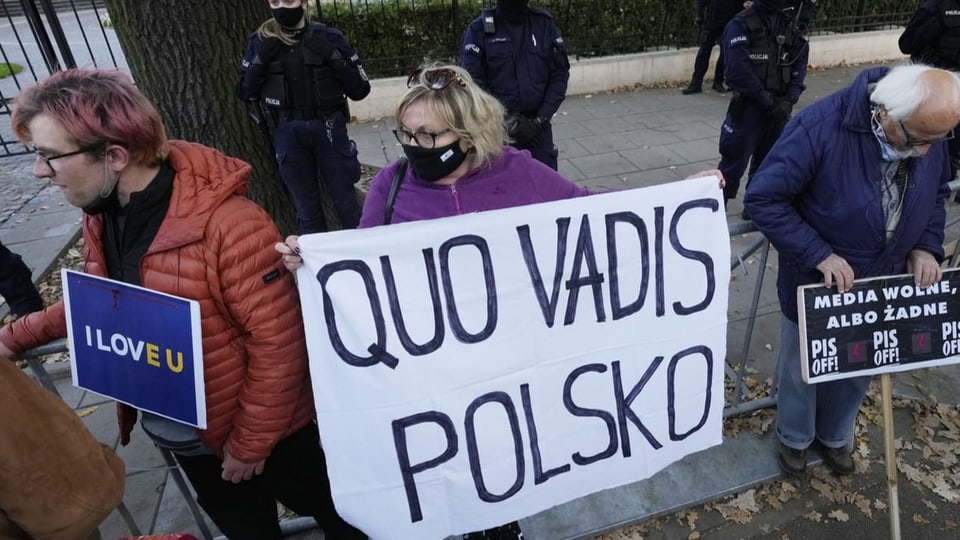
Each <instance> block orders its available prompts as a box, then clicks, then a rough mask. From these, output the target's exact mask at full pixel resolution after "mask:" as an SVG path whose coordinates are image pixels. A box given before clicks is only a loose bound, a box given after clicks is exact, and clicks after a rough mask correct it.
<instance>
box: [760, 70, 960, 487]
mask: <svg viewBox="0 0 960 540" xmlns="http://www.w3.org/2000/svg"><path fill="white" fill-rule="evenodd" d="M958 122H960V80H958V79H957V77H956V76H955V75H954V74H952V73H950V72H948V71H944V70H942V69H937V68H932V67H929V66H924V65H910V66H901V67H896V68H893V69H889V68H885V67H880V68H872V69H868V70H866V71H864V72H862V73H861V74H860V75H859V76H858V77H857V79H856V80H855V81H854V82H853V84H852V85H851V86H850V87H848V88H846V89H844V90H841V91H839V92H837V93H835V94H833V95H830V96H827V97H825V98H823V99H822V100H820V101H818V102H816V103H814V104H813V105H811V106H809V107H807V108H806V109H804V110H803V111H802V112H801V113H800V114H798V115H797V116H796V117H795V118H794V119H793V120H792V121H790V123H789V124H788V125H787V127H786V129H785V130H784V132H783V135H782V136H781V137H780V139H779V141H778V142H777V143H776V145H775V146H774V147H773V148H772V149H771V151H770V153H769V154H768V155H767V157H766V159H765V160H764V162H763V165H761V167H760V169H759V170H758V171H757V174H756V176H755V177H754V179H753V180H752V181H751V182H750V184H748V185H747V190H746V195H745V197H744V206H745V207H746V208H747V210H748V212H749V213H750V215H751V216H752V217H753V222H754V223H755V224H756V225H757V228H759V229H760V231H761V232H763V233H764V234H765V235H766V236H767V238H769V239H770V241H771V242H772V243H773V245H774V246H775V247H776V248H777V251H778V253H779V257H780V270H779V275H778V279H777V291H778V296H779V299H780V306H781V311H782V314H783V315H782V328H781V344H780V358H779V365H778V368H777V379H776V382H777V386H778V394H777V436H778V438H779V440H780V444H779V448H778V458H779V461H780V465H781V467H782V468H783V470H784V471H785V472H787V473H788V474H792V475H800V474H802V473H803V472H804V471H805V470H806V461H807V450H808V448H809V447H810V446H811V445H812V444H813V442H814V441H817V442H818V443H819V445H820V447H821V450H822V453H823V457H824V462H825V463H826V464H827V466H828V467H830V468H831V469H832V470H833V471H834V472H836V473H837V474H852V473H853V472H854V470H855V467H854V462H853V456H852V455H851V452H850V451H849V449H848V448H847V436H848V435H849V433H850V432H851V430H852V428H853V425H854V421H855V420H856V417H857V411H858V410H859V408H860V402H861V401H862V400H863V396H864V394H865V393H866V389H867V385H868V384H869V382H870V378H869V377H856V378H851V379H841V380H836V381H829V382H823V383H820V384H815V385H807V384H805V383H804V382H803V380H802V379H801V374H800V343H799V328H798V325H797V292H796V291H797V287H798V286H801V285H807V284H811V283H824V284H826V285H827V286H828V287H830V286H835V287H836V288H837V291H838V292H844V291H846V290H848V289H849V288H850V287H851V286H852V284H853V280H854V279H860V278H868V277H874V276H882V275H890V274H900V273H905V272H907V273H912V274H913V275H914V279H915V281H916V284H917V285H919V286H921V287H927V286H929V285H931V284H932V283H933V282H935V281H937V280H939V279H940V276H941V270H940V261H941V260H942V259H943V249H942V247H941V246H942V244H943V237H944V231H943V229H944V222H945V219H946V212H945V209H944V204H943V203H944V199H945V198H946V196H947V195H948V193H949V189H948V188H947V182H948V181H949V180H950V164H949V159H948V155H947V144H946V142H944V141H945V140H947V139H949V138H951V137H952V136H953V131H952V130H953V127H954V126H956V125H957V123H958Z"/></svg>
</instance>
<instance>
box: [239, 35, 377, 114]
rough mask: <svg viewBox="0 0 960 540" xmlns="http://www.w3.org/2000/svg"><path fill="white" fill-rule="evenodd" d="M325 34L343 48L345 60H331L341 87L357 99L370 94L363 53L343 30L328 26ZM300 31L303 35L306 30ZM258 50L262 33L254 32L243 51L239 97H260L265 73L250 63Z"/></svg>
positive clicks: (335, 44) (336, 46)
mask: <svg viewBox="0 0 960 540" xmlns="http://www.w3.org/2000/svg"><path fill="white" fill-rule="evenodd" d="M310 24H311V25H319V24H320V23H317V22H315V21H314V22H311V23H310ZM326 34H327V40H329V41H330V43H331V44H332V45H333V46H334V48H336V49H337V51H339V52H340V56H341V57H342V58H343V61H342V62H332V63H331V67H332V68H333V72H334V76H335V77H336V80H337V82H338V83H339V84H340V86H341V87H342V89H343V93H344V94H346V96H347V97H349V98H350V99H352V100H354V101H360V100H361V99H363V98H365V97H367V94H369V93H370V81H369V80H368V79H367V74H366V72H365V71H364V70H363V62H361V60H360V55H359V54H357V51H356V50H354V48H353V47H352V46H351V45H350V44H349V43H347V38H345V37H344V36H343V32H341V31H340V30H337V29H336V28H332V27H330V26H327V27H326ZM299 35H300V36H302V35H303V32H301V33H300V34H299ZM302 46H303V44H302V43H300V42H297V43H295V44H294V45H293V46H292V47H284V48H285V49H286V50H285V51H284V52H283V53H281V54H290V53H291V52H293V53H296V52H297V49H298V48H299V47H302ZM259 50H260V33H259V32H253V33H252V34H250V37H249V38H248V39H247V48H246V51H245V52H244V54H243V60H242V61H241V62H240V74H239V80H238V81H237V88H236V91H237V97H239V98H240V99H243V100H255V99H258V98H259V97H260V88H261V86H262V85H263V80H264V75H265V74H264V73H263V72H262V70H254V71H253V72H251V70H250V66H251V65H253V64H254V62H255V60H256V57H257V52H258V51H259Z"/></svg>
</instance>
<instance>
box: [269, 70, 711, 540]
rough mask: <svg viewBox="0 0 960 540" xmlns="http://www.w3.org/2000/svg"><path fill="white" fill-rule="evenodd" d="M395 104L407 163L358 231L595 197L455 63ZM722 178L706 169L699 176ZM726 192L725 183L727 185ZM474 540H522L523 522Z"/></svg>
mask: <svg viewBox="0 0 960 540" xmlns="http://www.w3.org/2000/svg"><path fill="white" fill-rule="evenodd" d="M407 86H408V90H407V92H406V94H404V96H403V97H402V98H401V99H400V103H399V105H398V106H397V112H396V121H397V129H395V130H394V131H393V133H394V135H395V136H396V138H397V141H399V142H400V144H401V145H402V148H403V153H404V155H405V159H401V160H399V161H397V162H395V163H393V164H391V165H389V166H387V167H385V168H384V169H383V170H381V171H380V172H379V173H378V174H377V175H376V176H375V177H374V178H373V181H372V183H371V185H370V191H369V193H368V194H367V197H366V201H365V203H364V206H363V213H362V215H361V217H360V225H359V226H360V228H366V227H376V226H379V225H387V224H390V223H401V222H409V221H420V220H427V219H436V218H442V217H449V216H455V215H460V214H467V213H473V212H482V211H486V210H496V209H501V208H511V207H516V206H523V205H528V204H536V203H542V202H549V201H556V200H562V199H569V198H573V197H582V196H585V195H589V194H590V193H591V192H590V191H589V190H587V189H586V188H583V187H580V186H577V185H576V184H574V183H573V182H571V181H569V180H567V179H566V178H564V177H562V176H560V175H559V174H558V173H557V172H556V171H554V170H553V169H551V168H550V167H548V166H546V165H544V164H543V163H540V162H539V161H537V160H535V159H533V158H532V157H531V156H530V153H529V152H528V151H525V150H524V151H521V150H517V149H515V148H513V147H511V146H505V143H506V142H508V141H509V139H508V136H507V130H506V127H505V125H504V121H503V119H504V109H503V106H502V105H501V104H500V102H499V101H497V99H496V98H494V97H493V96H491V95H490V94H488V93H487V92H485V91H484V90H482V89H481V88H480V87H479V86H477V85H476V84H475V83H474V82H473V80H472V79H471V77H470V75H469V74H468V73H467V72H466V71H465V70H463V69H461V68H460V67H457V66H447V65H432V66H428V67H426V68H422V69H419V70H417V71H416V72H414V74H413V75H411V76H410V78H409V79H408V80H407ZM710 175H715V176H718V177H719V176H720V173H719V172H718V171H705V172H703V173H699V174H697V175H695V176H710ZM721 187H722V185H721ZM299 249H300V248H299V244H298V242H297V237H296V236H291V237H289V238H288V239H287V242H286V243H280V244H277V251H279V252H280V253H282V254H283V255H284V257H283V260H284V264H285V266H286V267H287V268H288V269H290V270H291V271H292V270H295V269H297V268H299V267H300V265H301V263H302V259H301V258H300V256H299ZM464 538H465V539H468V540H476V539H509V540H514V539H520V538H523V534H522V533H521V532H520V526H519V524H518V523H517V522H512V523H509V524H507V525H503V526H500V527H495V528H493V529H488V530H486V531H482V532H473V533H468V534H467V535H465V536H464Z"/></svg>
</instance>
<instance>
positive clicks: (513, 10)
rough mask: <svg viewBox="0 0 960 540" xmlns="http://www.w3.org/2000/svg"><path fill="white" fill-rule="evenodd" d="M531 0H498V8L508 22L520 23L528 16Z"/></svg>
mask: <svg viewBox="0 0 960 540" xmlns="http://www.w3.org/2000/svg"><path fill="white" fill-rule="evenodd" d="M529 3H530V0H497V9H498V10H499V11H500V13H501V14H502V15H503V18H504V19H506V20H507V22H510V23H513V24H519V23H522V22H523V21H524V19H526V17H527V13H528V12H529V9H528V8H527V4H529Z"/></svg>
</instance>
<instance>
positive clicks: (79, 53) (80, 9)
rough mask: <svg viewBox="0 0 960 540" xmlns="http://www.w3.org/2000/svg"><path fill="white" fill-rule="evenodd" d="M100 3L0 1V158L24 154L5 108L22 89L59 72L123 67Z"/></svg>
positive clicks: (86, 0) (96, 0)
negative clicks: (2, 73)
mask: <svg viewBox="0 0 960 540" xmlns="http://www.w3.org/2000/svg"><path fill="white" fill-rule="evenodd" d="M106 16H107V12H106V10H105V9H104V7H103V2H102V0H59V1H53V0H16V1H14V0H4V1H0V26H2V27H4V28H3V30H2V36H3V39H0V68H5V69H6V70H9V71H10V74H9V75H7V76H5V77H2V78H0V157H4V156H13V155H19V154H23V153H25V152H26V148H24V147H23V145H21V144H20V143H18V142H17V141H16V139H15V138H14V137H13V135H12V133H11V132H10V122H9V115H10V102H11V101H12V100H13V98H14V97H16V95H17V94H18V93H19V92H20V89H22V88H23V87H25V86H28V85H30V84H33V83H35V82H36V81H39V80H41V79H43V78H46V77H47V76H49V75H50V74H51V73H54V72H56V71H59V70H61V69H67V68H73V67H78V66H89V67H107V66H109V67H126V64H125V62H124V60H123V53H122V52H121V50H120V46H119V43H118V42H117V40H116V37H115V36H114V35H113V33H112V31H111V32H108V31H107V29H106V28H105V27H104V24H103V21H104V20H105V18H106Z"/></svg>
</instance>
